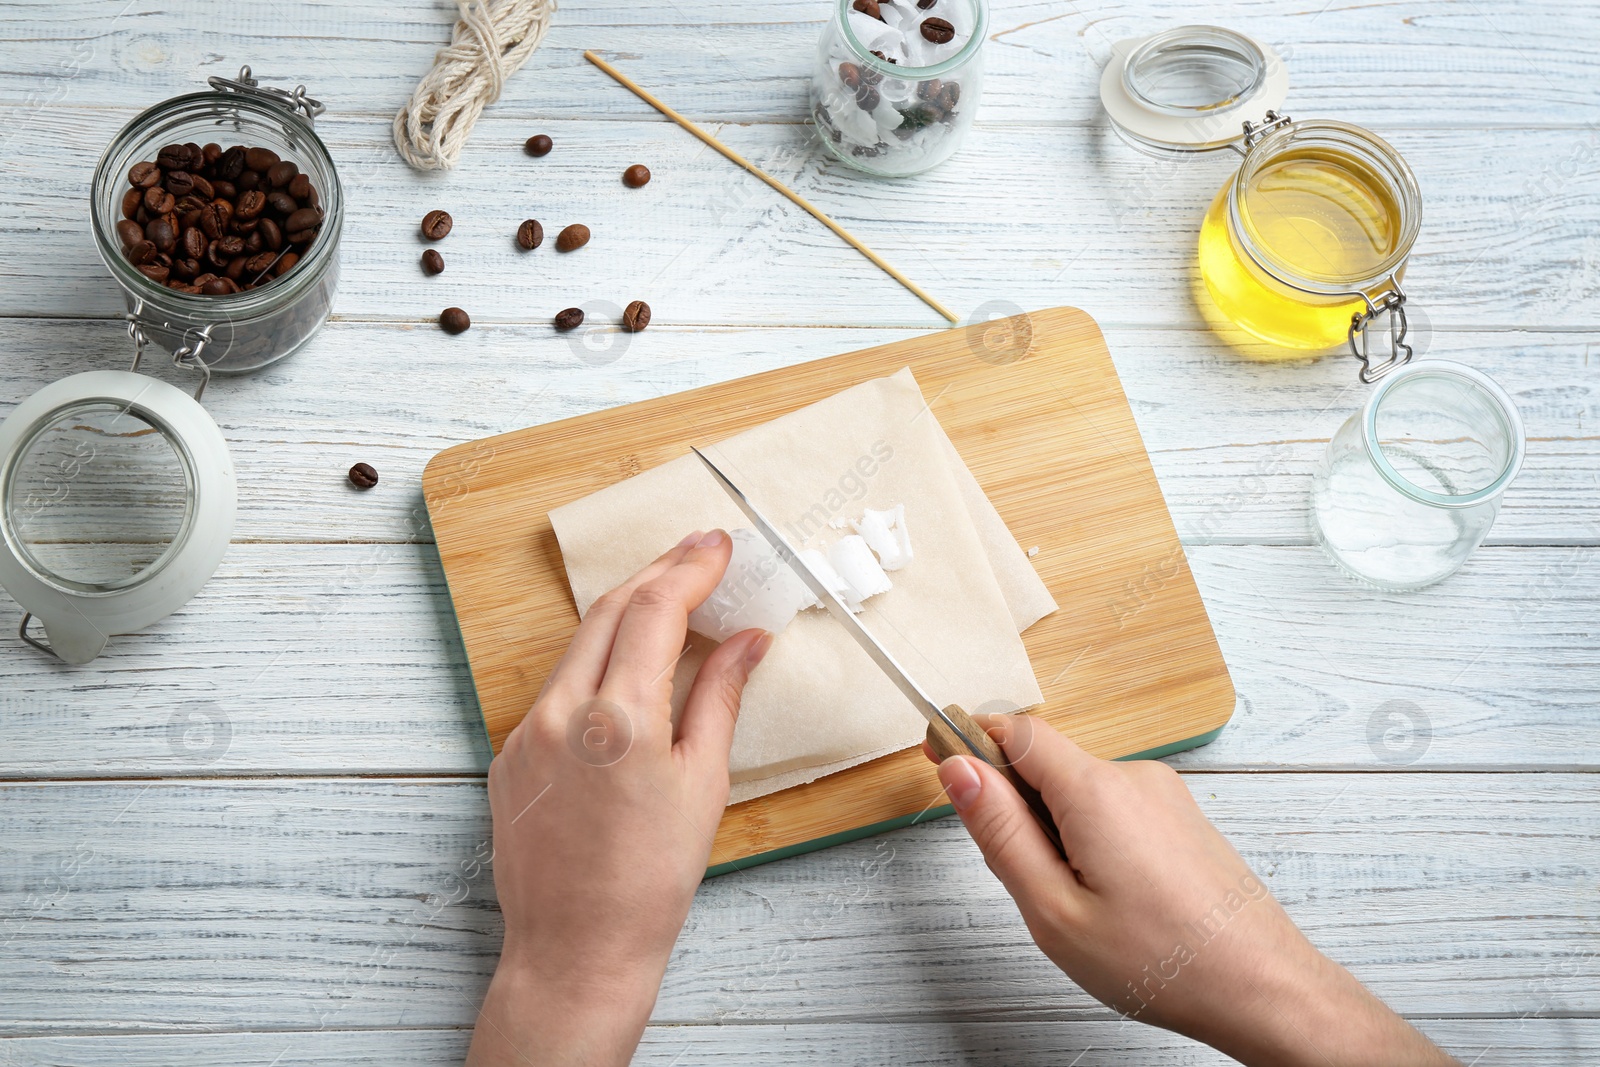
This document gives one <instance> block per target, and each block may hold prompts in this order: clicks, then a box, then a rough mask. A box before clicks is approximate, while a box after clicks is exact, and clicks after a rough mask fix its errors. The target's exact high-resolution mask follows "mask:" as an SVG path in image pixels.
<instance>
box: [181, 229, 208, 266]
mask: <svg viewBox="0 0 1600 1067" xmlns="http://www.w3.org/2000/svg"><path fill="white" fill-rule="evenodd" d="M179 243H180V244H181V245H182V246H183V254H184V255H185V256H188V257H189V258H190V259H199V258H200V257H201V256H203V255H205V254H206V249H207V248H209V247H211V242H210V241H208V240H206V235H205V234H204V233H203V232H201V230H200V227H198V226H190V227H189V228H188V229H186V230H184V231H183V238H182V240H181V241H180V242H179Z"/></svg>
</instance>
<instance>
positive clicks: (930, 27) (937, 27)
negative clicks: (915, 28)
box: [922, 18, 956, 44]
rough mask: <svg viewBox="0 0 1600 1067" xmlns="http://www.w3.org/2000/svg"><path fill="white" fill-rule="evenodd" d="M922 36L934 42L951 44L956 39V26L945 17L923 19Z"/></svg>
mask: <svg viewBox="0 0 1600 1067" xmlns="http://www.w3.org/2000/svg"><path fill="white" fill-rule="evenodd" d="M922 36H923V37H925V38H927V39H928V40H930V41H932V42H933V43H934V44H949V43H950V42H951V41H953V40H955V39H956V28H955V27H954V26H952V25H950V23H949V22H948V21H946V20H945V19H941V18H931V19H923V20H922Z"/></svg>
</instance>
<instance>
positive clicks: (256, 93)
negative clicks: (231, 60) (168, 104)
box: [206, 64, 326, 125]
mask: <svg viewBox="0 0 1600 1067" xmlns="http://www.w3.org/2000/svg"><path fill="white" fill-rule="evenodd" d="M206 84H208V85H210V86H211V88H213V89H215V90H216V91H217V92H219V93H238V94H239V95H241V96H251V97H255V98H256V99H257V100H265V101H267V102H268V103H271V104H277V105H278V106H279V107H284V108H287V109H288V110H289V111H290V112H293V113H296V114H300V115H304V116H305V120H306V122H307V123H308V124H312V125H315V123H316V119H317V116H318V115H320V114H322V113H323V111H325V110H326V108H324V107H323V105H322V101H320V100H314V99H312V98H311V97H309V96H307V95H306V87H305V86H304V85H296V86H295V87H294V91H293V92H291V91H289V90H287V89H279V88H277V87H276V86H273V85H262V84H261V83H260V82H258V81H257V80H256V79H255V78H253V77H251V75H250V67H249V65H248V64H246V65H245V66H242V67H240V68H239V76H238V77H237V78H224V77H221V76H213V77H210V78H207V79H206Z"/></svg>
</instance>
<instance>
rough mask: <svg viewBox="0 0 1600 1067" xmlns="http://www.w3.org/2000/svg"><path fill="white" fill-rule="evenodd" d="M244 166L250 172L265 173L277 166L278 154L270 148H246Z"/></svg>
mask: <svg viewBox="0 0 1600 1067" xmlns="http://www.w3.org/2000/svg"><path fill="white" fill-rule="evenodd" d="M244 165H245V166H247V167H249V168H250V169H251V170H259V171H267V170H271V169H272V168H273V167H275V166H277V165H278V153H276V152H274V151H273V150H272V149H270V148H247V149H245V150H244Z"/></svg>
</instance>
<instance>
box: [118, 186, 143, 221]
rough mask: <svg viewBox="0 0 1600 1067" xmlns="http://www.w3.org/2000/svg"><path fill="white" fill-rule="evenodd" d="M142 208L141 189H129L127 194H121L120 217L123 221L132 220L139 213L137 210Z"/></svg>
mask: <svg viewBox="0 0 1600 1067" xmlns="http://www.w3.org/2000/svg"><path fill="white" fill-rule="evenodd" d="M143 206H144V190H143V189H129V190H128V191H127V192H125V193H123V194H122V217H123V218H125V219H131V218H133V217H134V216H135V215H137V214H138V213H139V209H140V208H141V207H143Z"/></svg>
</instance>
